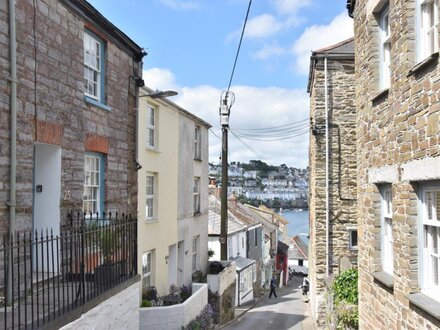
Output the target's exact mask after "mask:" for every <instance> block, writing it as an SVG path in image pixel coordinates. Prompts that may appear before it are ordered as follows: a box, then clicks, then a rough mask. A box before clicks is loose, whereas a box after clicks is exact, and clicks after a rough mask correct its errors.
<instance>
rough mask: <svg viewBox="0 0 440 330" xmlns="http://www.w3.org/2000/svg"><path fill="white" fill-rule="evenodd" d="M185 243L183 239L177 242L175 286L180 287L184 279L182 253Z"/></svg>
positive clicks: (183, 252) (183, 253)
mask: <svg viewBox="0 0 440 330" xmlns="http://www.w3.org/2000/svg"><path fill="white" fill-rule="evenodd" d="M184 250H185V245H184V241H180V242H179V243H178V244H177V286H178V287H179V288H180V287H181V286H182V285H183V284H185V283H183V279H184V273H183V272H184V269H185V266H184V255H185V251H184Z"/></svg>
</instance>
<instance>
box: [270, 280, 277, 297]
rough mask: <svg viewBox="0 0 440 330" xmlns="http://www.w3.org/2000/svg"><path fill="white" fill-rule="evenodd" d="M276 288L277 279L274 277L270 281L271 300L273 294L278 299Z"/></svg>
mask: <svg viewBox="0 0 440 330" xmlns="http://www.w3.org/2000/svg"><path fill="white" fill-rule="evenodd" d="M276 286H277V278H276V277H275V275H274V276H273V277H272V279H271V280H270V294H269V298H272V294H273V295H274V296H275V298H277V293H276V292H275V288H276Z"/></svg>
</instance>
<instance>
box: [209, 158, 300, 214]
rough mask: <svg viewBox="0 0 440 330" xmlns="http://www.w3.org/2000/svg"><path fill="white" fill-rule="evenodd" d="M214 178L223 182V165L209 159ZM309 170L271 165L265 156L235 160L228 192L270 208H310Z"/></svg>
mask: <svg viewBox="0 0 440 330" xmlns="http://www.w3.org/2000/svg"><path fill="white" fill-rule="evenodd" d="M209 176H210V178H211V180H214V181H215V182H217V185H220V181H221V165H215V164H212V163H209ZM308 182H309V171H308V169H300V168H294V167H288V166H287V165H286V164H281V165H279V166H274V165H268V164H266V163H265V162H263V161H261V160H251V161H250V162H249V163H240V162H231V163H230V164H229V167H228V195H232V194H234V195H235V196H237V198H238V199H239V200H240V201H241V202H243V203H247V204H251V205H255V206H258V205H261V204H264V205H265V206H267V207H269V208H282V209H306V208H308V202H307V196H308V189H309V183H308Z"/></svg>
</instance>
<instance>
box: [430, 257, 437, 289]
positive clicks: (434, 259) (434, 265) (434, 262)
mask: <svg viewBox="0 0 440 330" xmlns="http://www.w3.org/2000/svg"><path fill="white" fill-rule="evenodd" d="M431 260H432V280H433V283H434V284H435V285H438V258H437V257H436V256H431Z"/></svg>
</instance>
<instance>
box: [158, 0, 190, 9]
mask: <svg viewBox="0 0 440 330" xmlns="http://www.w3.org/2000/svg"><path fill="white" fill-rule="evenodd" d="M159 1H160V2H161V3H163V4H164V5H165V6H168V7H170V8H172V9H181V10H191V9H197V8H198V7H199V4H198V3H197V2H196V1H193V0H159Z"/></svg>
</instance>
